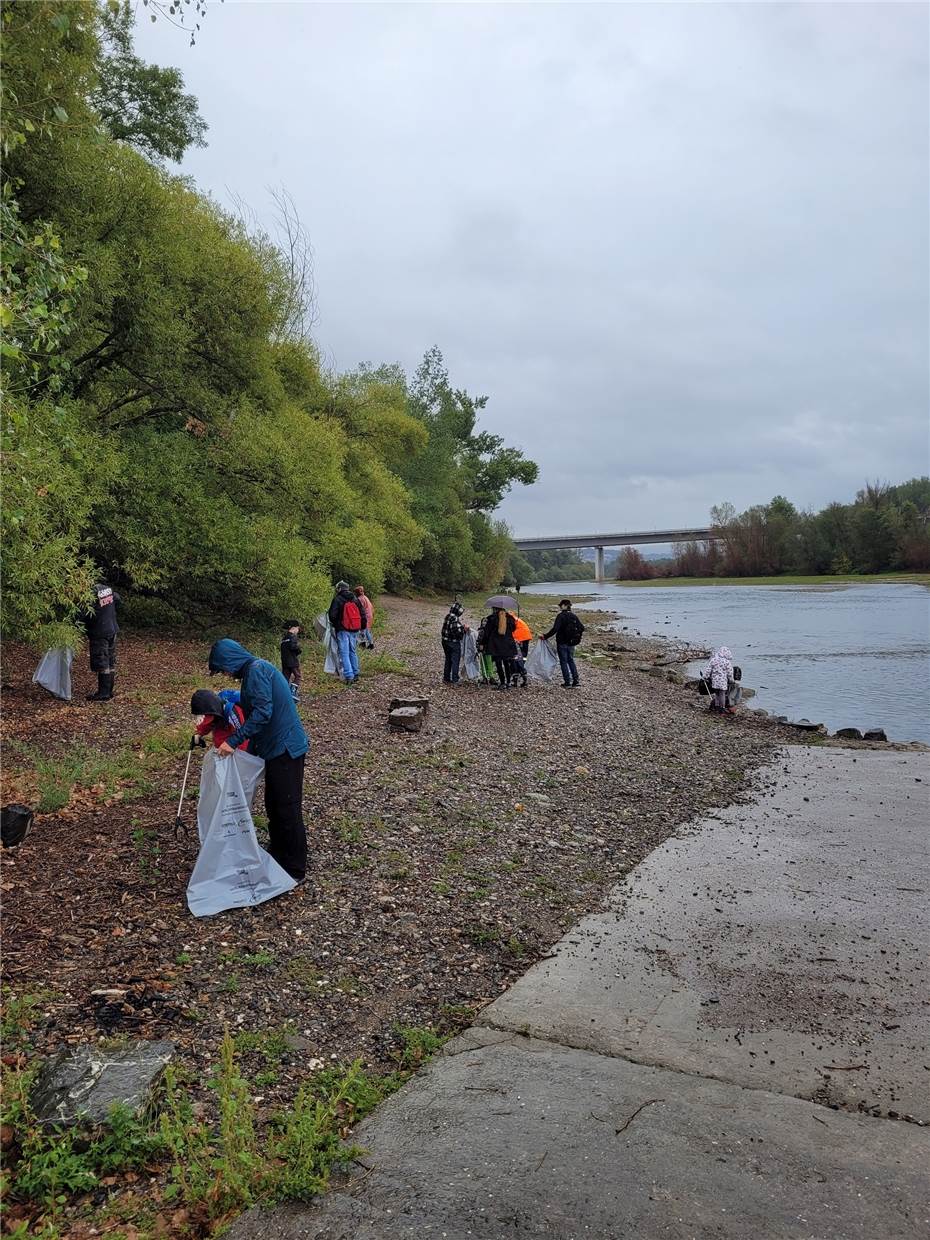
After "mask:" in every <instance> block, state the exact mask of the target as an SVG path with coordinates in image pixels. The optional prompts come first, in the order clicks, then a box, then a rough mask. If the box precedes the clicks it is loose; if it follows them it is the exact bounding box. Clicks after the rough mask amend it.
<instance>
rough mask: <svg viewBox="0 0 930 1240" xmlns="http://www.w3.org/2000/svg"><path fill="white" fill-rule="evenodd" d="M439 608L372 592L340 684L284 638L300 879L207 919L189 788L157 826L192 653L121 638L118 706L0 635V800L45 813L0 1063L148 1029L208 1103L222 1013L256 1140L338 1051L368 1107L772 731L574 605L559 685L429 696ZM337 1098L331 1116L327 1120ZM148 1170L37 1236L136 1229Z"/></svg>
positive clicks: (313, 655) (765, 744)
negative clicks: (68, 699)
mask: <svg viewBox="0 0 930 1240" xmlns="http://www.w3.org/2000/svg"><path fill="white" fill-rule="evenodd" d="M444 610H445V608H444V607H443V606H441V605H440V604H438V603H422V602H418V601H415V600H385V601H384V605H383V613H384V621H385V623H384V627H383V629H382V632H381V634H380V635H379V638H378V643H377V645H378V649H377V651H376V652H375V655H374V656H370V655H368V654H367V652H365V653H363V656H362V676H363V680H362V683H361V685H360V686H359V687H358V688H357V689H346V688H344V687H343V686H341V685H339V684H337V683H335V682H333V681H332V680H331V679H328V678H325V677H323V676H322V675H321V674H319V673H318V672H315V671H313V670H312V668H313V667H314V666H315V665H318V663H319V659H320V652H319V649H318V647H316V646H315V644H314V643H313V642H307V644H306V653H305V659H304V663H305V668H306V672H305V681H306V684H307V688H308V693H307V695H306V697H305V700H304V703H303V706H302V713H303V716H304V718H305V721H306V723H307V727H308V730H309V732H310V735H311V738H312V743H313V748H312V750H311V754H310V759H309V762H308V772H307V779H306V784H305V813H306V817H307V822H308V828H309V838H310V851H311V858H312V868H311V872H310V875H309V880H308V883H307V885H306V886H305V887H303V888H300V889H298V890H297V891H295V892H293V893H291V894H289V895H288V896H286V897H283V898H281V899H279V900H276V901H272V902H269V903H268V904H265V905H262V906H260V907H258V908H256V909H253V910H249V911H248V912H236V913H228V914H224V915H222V916H220V917H217V918H214V919H210V920H207V921H195V920H193V919H192V918H191V917H190V916H189V914H188V912H187V909H186V904H185V899H184V893H185V887H186V883H187V879H188V876H189V874H190V871H191V868H192V866H193V863H194V859H195V857H196V852H197V844H196V832H195V828H194V810H193V801H191V802H190V808H189V809H188V811H187V813H186V819H187V822H188V824H189V827H188V830H187V831H186V833H183V834H182V835H181V837H180V838H176V837H175V833H174V830H173V823H174V816H175V810H176V805H177V793H178V789H179V785H180V778H181V774H182V771H183V765H184V758H185V756H186V738H187V736H188V735H189V729H190V715H189V709H188V703H189V699H190V694H191V692H192V691H193V689H194V688H196V687H199V686H201V685H203V684H205V683H207V680H208V678H207V676H206V671H205V657H206V651H207V642H206V641H203V642H200V641H192V640H189V639H182V638H179V637H167V636H159V635H157V634H127V635H125V637H124V639H123V640H122V643H121V654H120V665H121V671H120V676H119V680H118V696H117V698H116V699H115V700H114V701H113V702H112V703H110V704H108V705H106V706H102V707H101V706H99V705H97V704H93V703H86V702H85V701H84V700H83V695H84V694H85V693H86V692H88V691H89V690H90V689H91V688H92V684H91V677H90V674H89V672H88V671H87V670H86V668H85V666H84V660H83V659H79V661H78V663H77V665H76V667H75V673H76V683H75V702H74V703H73V704H71V705H66V704H63V703H59V702H56V701H55V700H54V699H52V698H50V697H48V695H46V694H44V693H43V692H42V691H41V690H39V689H37V688H35V687H34V686H32V685H31V684H30V683H29V680H30V677H31V674H32V671H33V669H34V666H35V658H34V656H33V655H32V654H31V653H30V652H28V651H25V650H22V649H19V648H16V647H8V648H7V649H5V651H4V716H3V741H4V758H5V760H4V769H3V780H4V784H3V801H4V803H7V802H8V801H10V800H13V799H17V800H23V801H26V802H27V803H32V804H35V803H37V802H39V803H41V805H42V807H43V809H42V812H41V813H40V814H39V815H37V817H36V821H35V824H34V826H33V828H32V830H31V832H30V834H29V835H28V836H27V838H26V841H25V843H24V844H23V845H22V846H21V847H19V848H18V849H15V850H11V851H8V852H6V853H4V855H3V858H2V878H0V883H2V891H3V898H4V940H5V943H4V946H5V953H4V961H3V968H4V982H5V986H6V987H7V1012H8V1014H11V1015H10V1020H9V1024H8V1029H9V1030H10V1031H11V1032H12V1038H10V1037H9V1036H8V1045H12V1046H14V1047H15V1048H16V1049H15V1054H14V1055H13V1062H12V1064H10V1065H8V1066H10V1067H12V1068H13V1070H14V1071H20V1072H21V1071H28V1069H29V1067H30V1065H31V1064H34V1063H36V1062H38V1061H39V1060H41V1059H43V1058H45V1057H47V1056H48V1055H50V1054H51V1053H53V1052H54V1051H56V1050H58V1049H60V1048H62V1047H64V1046H74V1045H76V1044H80V1043H88V1042H90V1043H96V1044H98V1045H101V1044H103V1045H110V1046H112V1045H119V1044H124V1043H125V1042H126V1041H128V1040H131V1039H135V1038H144V1039H154V1038H167V1039H169V1040H171V1041H172V1042H174V1043H175V1045H176V1047H177V1062H178V1065H179V1068H180V1070H181V1071H182V1074H183V1075H184V1076H185V1077H186V1078H187V1079H188V1081H189V1082H190V1084H189V1087H188V1088H189V1092H190V1098H191V1100H192V1106H193V1107H194V1108H195V1112H194V1113H195V1114H198V1113H199V1114H201V1115H203V1116H205V1117H207V1119H208V1118H209V1117H210V1116H211V1115H212V1114H213V1111H214V1108H215V1105H216V1098H215V1094H214V1092H213V1091H212V1090H211V1089H210V1088H209V1087H208V1084H207V1083H208V1082H209V1080H210V1076H211V1072H212V1070H213V1068H214V1066H215V1065H216V1063H217V1060H218V1058H219V1055H220V1048H221V1043H222V1039H223V1035H224V1031H225V1030H227V1029H228V1030H230V1031H231V1033H232V1034H233V1036H234V1045H235V1049H236V1052H237V1063H238V1070H239V1071H240V1072H241V1074H242V1077H243V1079H244V1080H245V1081H246V1082H247V1085H246V1089H247V1098H248V1099H249V1100H250V1102H249V1106H250V1108H251V1114H252V1115H253V1117H254V1121H255V1125H256V1131H257V1132H258V1133H259V1135H261V1134H262V1133H264V1132H265V1131H266V1130H267V1129H268V1127H269V1125H270V1124H271V1121H272V1117H273V1115H274V1114H275V1112H276V1111H279V1110H281V1109H284V1110H285V1111H287V1109H288V1108H290V1107H292V1106H293V1103H294V1098H295V1095H296V1093H297V1091H298V1088H299V1086H300V1085H301V1083H302V1082H310V1083H311V1084H312V1083H313V1082H314V1081H315V1080H317V1079H320V1077H321V1075H322V1073H323V1071H324V1069H326V1068H328V1067H330V1066H333V1065H337V1064H343V1063H349V1062H351V1061H353V1060H356V1059H358V1060H360V1061H361V1066H362V1070H363V1071H364V1073H365V1074H366V1077H367V1079H368V1080H369V1081H370V1082H372V1084H373V1090H372V1094H371V1095H370V1097H371V1096H375V1097H376V1096H380V1095H379V1094H378V1090H381V1091H382V1092H384V1091H386V1090H390V1089H391V1088H393V1087H394V1086H395V1085H396V1083H397V1078H396V1076H395V1077H391V1076H390V1074H396V1073H397V1070H398V1069H399V1068H405V1069H406V1068H409V1067H411V1066H415V1064H416V1063H417V1062H419V1060H420V1058H421V1057H422V1056H423V1055H424V1054H426V1053H428V1051H429V1050H430V1049H431V1048H433V1047H435V1046H436V1045H437V1044H438V1041H439V1040H440V1039H441V1038H442V1037H444V1036H446V1035H447V1034H449V1033H453V1032H455V1031H457V1030H458V1029H460V1028H462V1027H463V1026H465V1025H467V1024H469V1023H470V1022H471V1021H472V1020H474V1019H475V1017H476V1015H477V1014H478V1013H479V1012H480V1011H481V1010H482V1009H483V1007H484V1006H486V1005H487V1004H488V1003H489V1002H491V1001H493V1000H494V999H495V998H496V997H497V996H498V995H500V994H501V993H502V992H503V991H504V990H505V989H506V988H507V987H508V986H509V985H510V984H511V983H512V982H513V981H514V980H515V979H516V978H517V977H518V976H520V975H521V974H522V973H523V972H524V971H525V969H526V968H527V967H528V966H529V965H531V964H532V963H533V962H534V961H536V960H539V959H540V958H542V957H543V956H545V955H546V953H547V952H548V951H549V950H550V949H551V947H552V945H553V944H554V943H555V942H556V941H557V940H558V939H559V938H560V937H561V936H562V934H564V932H565V931H566V930H567V929H568V928H569V927H570V926H571V925H572V924H574V923H575V922H576V921H577V920H578V919H579V918H580V917H582V916H584V915H585V914H586V913H590V912H591V911H593V910H596V909H598V908H599V907H601V905H602V902H603V900H604V898H605V895H606V893H607V892H608V891H609V890H610V888H611V887H612V886H613V885H614V884H615V883H616V882H617V881H618V880H619V879H620V878H621V877H622V876H623V875H625V874H626V873H627V872H628V871H629V870H630V869H632V868H633V867H634V866H635V865H636V864H638V863H639V862H640V861H641V860H642V859H643V858H644V857H646V856H647V855H648V854H649V853H650V852H651V851H652V850H653V849H654V848H655V847H656V846H657V845H659V844H660V843H662V842H663V841H664V840H665V839H667V838H668V837H669V835H670V834H672V833H673V832H674V831H675V830H676V828H677V827H678V826H679V825H680V824H682V823H684V822H686V821H688V820H689V819H691V818H692V817H693V816H694V815H695V814H696V813H698V812H701V811H703V810H704V809H706V807H708V806H721V807H722V806H726V805H729V804H732V803H733V802H734V801H739V800H741V799H742V798H744V797H745V796H746V795H747V791H748V788H749V779H750V777H751V774H752V772H753V771H754V770H755V769H757V768H758V766H759V765H760V764H761V763H763V762H764V761H765V760H766V759H767V757H768V755H769V754H770V753H771V750H772V745H773V741H774V739H775V736H774V735H773V734H772V732H771V730H770V729H765V728H763V727H762V726H760V725H759V724H758V723H756V722H755V721H753V720H751V719H748V718H747V719H745V720H743V719H736V720H732V719H716V718H713V717H709V716H707V715H706V714H703V713H701V714H698V713H697V712H694V711H692V710H690V708H689V706H688V699H687V696H686V695H685V694H684V693H683V692H682V691H681V690H680V689H678V688H677V687H676V686H674V685H671V684H666V683H664V682H659V681H657V680H655V679H653V678H651V677H647V676H644V675H641V674H638V673H633V672H630V673H629V674H627V673H628V669H627V668H626V667H625V666H623V665H621V666H616V667H615V666H608V659H607V657H606V652H604V657H603V658H598V657H592V656H595V655H596V654H597V652H598V651H597V648H598V647H599V646H600V645H602V644H606V643H607V642H608V641H612V640H615V638H614V637H611V636H609V635H608V634H606V633H605V634H603V635H601V636H597V635H596V634H595V632H594V630H595V628H596V626H597V625H598V623H599V620H600V621H606V620H608V619H609V617H607V616H602V617H597V616H591V617H586V623H588V624H589V633H588V635H587V636H586V640H585V643H584V647H583V650H584V653H585V655H586V657H585V659H584V660H583V661H582V664H581V671H582V681H583V683H582V688H581V689H580V690H578V691H577V692H572V693H565V692H562V691H561V690H559V689H558V688H557V687H554V686H553V687H545V688H542V687H536V688H531V689H529V690H526V691H523V690H515V691H513V692H510V693H506V694H500V693H492V692H490V691H488V690H484V689H481V688H478V687H475V686H469V685H463V686H462V687H460V688H458V689H456V690H449V689H445V688H444V687H443V686H442V685H441V683H440V682H439V677H440V672H441V664H440V657H441V652H440V650H439V643H438V633H439V628H440V624H441V620H442V616H443V614H444ZM532 610H533V612H534V617H533V624H534V628H538V627H539V626H540V622H541V621H542V620H543V619H544V617H545V618H551V614H552V608H551V606H550V605H549V602H548V601H547V600H538V615H536V614H535V613H536V611H537V604H533V605H532ZM476 618H477V616H476V613H474V612H473V613H472V619H476ZM272 640H273V639H272ZM256 649H258V650H260V652H262V653H265V652H266V650H267V652H268V653H271V651H272V649H273V646H272V645H270V644H269V645H267V646H266V645H261V646H259V647H256ZM645 649H646V646H645V645H644V646H643V647H642V648H641V650H642V651H645ZM654 649H655V654H656V657H657V658H658V657H661V649H662V647H661V644H659V643H654ZM643 657H645V655H643ZM418 692H426V693H429V694H430V695H431V697H432V708H431V711H430V714H429V716H428V719H427V722H426V725H425V727H424V729H423V731H422V732H421V733H419V734H418V735H406V734H405V735H391V734H390V733H388V731H387V728H386V715H387V707H388V703H389V702H390V700H391V698H392V697H394V696H395V695H401V696H403V695H408V694H411V693H418ZM258 821H259V829H260V833H261V819H260V818H259V819H258ZM359 1105H361V1104H359ZM357 1113H358V1112H357V1111H356V1110H354V1109H352V1108H351V1107H348V1106H347V1108H346V1111H345V1113H344V1115H343V1118H342V1119H340V1120H339V1121H338V1122H337V1123H336V1125H335V1131H336V1132H338V1131H339V1130H340V1129H341V1127H342V1126H344V1124H345V1123H346V1122H348V1120H350V1119H351V1118H352V1116H354V1115H356V1114H357ZM346 1116H348V1119H346ZM205 1122H206V1121H205ZM151 1166H152V1169H151V1170H149V1171H146V1172H145V1173H144V1174H142V1175H140V1174H139V1173H138V1171H133V1172H132V1173H131V1177H129V1178H127V1176H126V1175H122V1174H116V1173H113V1175H114V1176H115V1178H114V1181H113V1182H112V1183H108V1184H106V1185H103V1186H99V1187H98V1188H96V1189H95V1190H94V1191H93V1192H83V1193H77V1194H65V1195H66V1199H67V1200H66V1204H65V1205H64V1206H63V1207H62V1208H61V1210H60V1213H61V1216H62V1220H61V1227H60V1234H61V1235H68V1236H71V1237H74V1238H75V1240H77V1237H79V1236H85V1235H87V1234H89V1230H88V1229H89V1228H90V1227H91V1226H96V1227H97V1228H98V1230H100V1224H101V1221H102V1220H104V1218H105V1219H106V1220H107V1226H109V1227H110V1229H111V1230H113V1229H115V1228H116V1227H118V1226H121V1227H122V1228H123V1230H124V1231H125V1230H126V1227H127V1226H129V1225H131V1226H132V1227H134V1228H135V1229H136V1234H137V1235H139V1236H143V1237H144V1236H148V1235H156V1234H157V1232H155V1231H153V1230H152V1228H153V1226H154V1224H153V1223H152V1221H151V1220H152V1218H153V1217H156V1218H157V1217H158V1216H159V1215H160V1214H161V1213H162V1212H163V1207H162V1204H161V1203H162V1202H163V1201H164V1200H165V1199H166V1196H167V1194H168V1193H169V1191H170V1190H171V1188H172V1172H171V1168H170V1164H167V1165H166V1164H163V1163H161V1162H159V1161H157V1160H156V1161H155V1162H154V1163H153V1164H151ZM107 1178H108V1179H110V1178H111V1177H110V1176H108V1177H107ZM195 1204H196V1206H197V1208H194V1207H193V1206H192V1207H190V1208H189V1211H188V1216H187V1217H185V1218H184V1219H183V1220H182V1221H181V1222H179V1223H178V1224H177V1225H176V1228H175V1230H174V1231H172V1232H171V1233H170V1234H177V1235H189V1236H195V1235H204V1234H209V1230H210V1228H211V1227H212V1226H213V1223H214V1221H215V1219H214V1217H213V1216H212V1215H211V1213H210V1210H211V1208H212V1207H210V1204H209V1202H199V1203H195ZM12 1208H13V1209H14V1214H13V1215H11V1217H16V1210H20V1211H22V1212H23V1213H22V1217H23V1218H31V1219H33V1221H35V1219H36V1218H37V1217H38V1216H39V1215H40V1214H41V1213H42V1212H41V1210H37V1209H36V1208H35V1207H33V1206H30V1205H29V1204H28V1203H26V1202H23V1201H20V1202H19V1203H17V1204H16V1205H14V1206H13V1207H12ZM146 1219H148V1222H146Z"/></svg>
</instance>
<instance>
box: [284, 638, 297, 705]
mask: <svg viewBox="0 0 930 1240" xmlns="http://www.w3.org/2000/svg"><path fill="white" fill-rule="evenodd" d="M299 636H300V625H299V624H298V622H297V621H296V620H288V622H287V627H286V629H285V632H284V636H283V637H282V638H281V674H282V675H283V677H284V679H285V680H286V681H287V683H288V684H289V685H290V686H291V694H292V695H293V698H294V701H295V702H296V701H298V700H299V696H300V642H299V641H298V640H297V638H298V637H299Z"/></svg>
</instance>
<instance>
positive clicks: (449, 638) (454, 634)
mask: <svg viewBox="0 0 930 1240" xmlns="http://www.w3.org/2000/svg"><path fill="white" fill-rule="evenodd" d="M462 610H463V608H462V604H461V603H453V604H452V606H451V607H450V608H449V612H448V614H447V616H446V618H445V620H443V622H442V633H441V634H440V636H441V640H442V648H443V651H444V652H445V656H446V664H445V667H444V668H443V673H442V678H443V680H444V681H445V683H446V684H447V685H457V684H458V683H459V665H460V663H461V661H462V642H463V641H464V640H465V634H466V633H467V632H468V625H467V624H463V623H462V619H461V617H462Z"/></svg>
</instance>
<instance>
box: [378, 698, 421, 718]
mask: <svg viewBox="0 0 930 1240" xmlns="http://www.w3.org/2000/svg"><path fill="white" fill-rule="evenodd" d="M429 703H430V699H429V698H428V697H412V698H391V703H390V705H389V706H388V710H389V711H393V710H405V709H406V708H407V707H408V706H415V707H417V709H419V710H422V712H423V714H424V715H428V714H429Z"/></svg>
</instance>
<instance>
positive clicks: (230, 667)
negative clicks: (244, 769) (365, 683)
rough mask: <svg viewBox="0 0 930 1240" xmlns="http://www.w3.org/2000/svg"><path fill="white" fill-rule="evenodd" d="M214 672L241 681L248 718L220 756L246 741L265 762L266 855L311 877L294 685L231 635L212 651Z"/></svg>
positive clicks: (302, 743)
mask: <svg viewBox="0 0 930 1240" xmlns="http://www.w3.org/2000/svg"><path fill="white" fill-rule="evenodd" d="M210 671H211V672H223V673H224V674H225V675H227V676H233V677H235V679H236V680H239V681H241V682H242V688H241V690H240V694H239V705H240V706H241V708H242V711H243V714H244V715H245V722H244V723H243V724H241V725H240V726H239V727H238V728H237V729H236V731H235V732H233V733H232V735H231V736H228V737H227V738H226V740H225V741H223V743H222V745H220V746H219V748H218V750H217V753H218V754H219V755H220V756H221V757H227V756H228V755H229V754H231V753H233V752H234V751H235V750H236V749H238V748H239V746H240V745H241V744H242V743H243V742H244V741H248V742H249V752H250V753H253V754H255V756H256V757H258V758H264V759H265V811H266V813H267V814H268V835H269V837H270V846H269V849H268V851H269V852H270V853H271V855H272V857H274V859H275V861H277V863H278V865H280V866H281V867H282V868H283V869H285V870H287V872H288V874H290V875H291V877H292V878H296V879H297V881H298V882H302V881H303V879H304V877H305V875H306V873H307V829H306V827H305V825H304V815H303V790H304V760H305V758H306V755H307V749H308V748H309V744H308V742H307V734H306V732H305V731H304V728H303V724H302V723H301V722H300V716H299V715H298V713H297V707H296V706H295V704H294V699H293V697H292V696H291V690H290V686H289V685H288V683H287V681H286V680H285V679H284V677H283V676H282V675H281V673H280V672H279V671H278V669H277V668H276V667H274V666H273V665H272V664H271V663H269V662H268V660H267V659H259V658H257V657H256V656H255V655H254V654H251V653H250V652H249V651H248V650H246V648H245V647H244V646H240V645H239V643H238V642H236V641H233V640H232V638H230V637H222V638H220V640H219V641H218V642H214V643H213V646H212V647H211V649H210Z"/></svg>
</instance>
